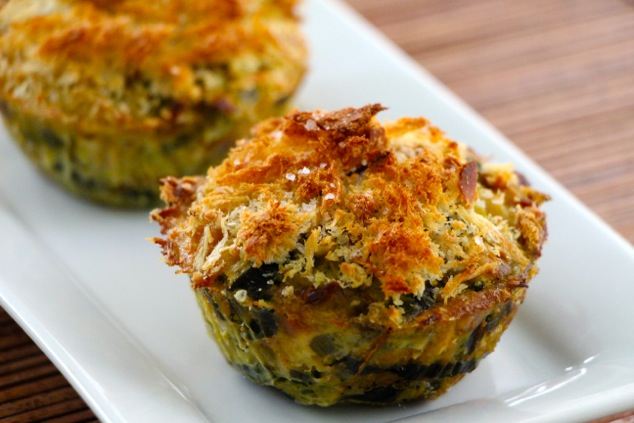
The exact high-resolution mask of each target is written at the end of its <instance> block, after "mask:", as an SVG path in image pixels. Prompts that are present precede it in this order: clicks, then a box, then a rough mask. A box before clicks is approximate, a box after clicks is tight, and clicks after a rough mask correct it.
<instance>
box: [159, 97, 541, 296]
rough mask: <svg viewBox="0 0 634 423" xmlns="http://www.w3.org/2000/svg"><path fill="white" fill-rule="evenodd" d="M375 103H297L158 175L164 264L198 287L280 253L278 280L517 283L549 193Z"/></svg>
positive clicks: (450, 285) (395, 286) (388, 289)
mask: <svg viewBox="0 0 634 423" xmlns="http://www.w3.org/2000/svg"><path fill="white" fill-rule="evenodd" d="M381 110H383V107H382V106H380V105H369V106H366V107H362V108H359V109H353V108H350V109H344V110H340V111H336V112H332V113H325V112H321V111H316V112H312V113H310V112H294V113H291V114H289V115H287V116H285V117H283V118H278V119H272V120H269V121H266V122H264V123H262V124H261V125H259V126H258V127H256V128H255V129H254V131H253V137H252V138H251V139H248V140H244V141H241V142H239V143H238V146H237V147H236V148H235V149H234V150H233V151H232V152H231V153H230V155H229V157H228V158H227V159H226V160H225V161H224V162H223V163H222V164H221V165H219V166H218V167H216V168H211V169H209V172H208V175H207V177H206V178H202V177H199V178H195V177H193V178H184V179H180V180H178V179H172V178H168V179H166V180H165V181H164V184H163V187H162V195H163V198H164V200H165V201H166V203H167V207H166V208H165V209H163V210H156V211H154V212H153V218H154V219H155V220H156V221H158V222H159V223H160V224H161V226H162V233H163V234H164V235H165V238H164V239H157V240H156V242H157V243H159V244H160V245H161V246H162V248H163V252H164V255H165V257H166V259H167V262H168V263H169V264H171V265H177V266H180V267H181V269H182V271H183V272H185V273H188V274H190V276H191V277H192V280H193V282H194V284H196V285H208V284H211V283H213V282H214V281H215V280H216V279H217V278H218V277H219V276H220V275H224V276H223V277H226V278H227V280H228V281H229V283H231V281H233V280H235V278H236V277H237V276H239V275H240V274H241V273H242V272H243V271H244V270H246V269H247V268H249V267H251V266H260V265H262V264H263V263H279V264H280V265H281V267H280V269H281V271H282V274H283V275H284V278H285V282H286V283H288V284H293V283H296V282H297V281H298V280H300V279H301V280H302V281H304V283H306V282H308V283H312V284H313V285H321V284H326V283H329V282H332V281H336V282H338V283H339V284H340V285H341V286H342V287H347V288H355V287H360V286H369V285H370V284H380V286H381V289H382V290H383V292H384V294H385V295H386V296H387V297H392V298H394V299H396V301H395V304H397V301H398V297H399V295H401V294H409V293H411V294H414V295H422V293H423V291H424V289H425V286H426V285H431V286H433V287H437V289H439V290H440V291H441V294H442V296H443V297H444V298H445V299H448V298H450V297H452V296H455V295H457V294H458V293H459V292H460V291H461V290H463V289H464V288H465V287H467V286H469V285H473V284H476V283H485V284H486V283H497V282H499V281H500V280H504V281H506V282H508V283H510V284H513V283H516V284H521V283H524V282H525V281H526V280H527V279H528V278H529V277H530V276H532V275H533V274H534V273H535V272H536V271H537V270H536V268H535V266H534V265H533V264H534V261H535V260H536V259H537V258H538V257H539V255H540V253H541V246H542V244H543V242H544V240H545V237H546V224H545V216H544V214H543V213H542V212H541V211H540V210H539V209H538V206H539V205H540V204H541V203H542V202H543V201H544V200H546V199H547V197H546V196H545V195H543V194H541V193H539V192H537V191H535V190H533V189H531V188H530V187H528V186H527V185H525V184H524V183H522V179H523V178H520V177H519V176H518V175H517V174H516V173H515V171H514V170H513V168H512V167H511V166H510V165H493V164H488V163H485V162H483V161H482V160H480V159H479V158H478V157H476V156H475V155H474V154H473V153H472V152H470V151H469V150H468V149H467V148H466V147H465V146H464V145H461V144H458V143H456V142H453V141H451V140H449V139H447V138H446V137H445V136H444V134H443V133H442V132H441V131H439V130H438V129H437V128H435V127H433V126H431V125H430V124H429V122H428V121H426V120H425V119H423V118H404V119H400V120H398V121H396V122H393V123H388V124H385V125H381V124H380V123H379V122H378V121H377V120H376V118H375V117H374V116H375V114H376V113H378V112H379V111H381Z"/></svg>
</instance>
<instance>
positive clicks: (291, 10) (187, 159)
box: [0, 0, 307, 206]
mask: <svg viewBox="0 0 634 423" xmlns="http://www.w3.org/2000/svg"><path fill="white" fill-rule="evenodd" d="M295 8H296V2H295V1H293V0H268V1H267V0H242V1H227V0H188V1H183V0H180V1H179V0H168V1H161V2H152V1H146V0H84V1H73V0H47V1H40V0H11V1H9V2H8V3H7V4H6V6H4V7H3V8H2V9H1V10H0V111H1V112H2V116H3V118H4V120H5V123H6V125H7V127H8V129H9V131H10V133H11V134H12V136H13V137H14V138H15V140H16V141H17V142H18V144H19V145H20V146H21V148H22V150H23V151H24V152H25V153H26V154H27V155H28V156H29V158H30V159H31V160H33V161H34V162H35V163H36V164H37V165H38V166H39V168H41V169H42V170H43V171H44V172H45V173H46V174H48V175H49V176H51V177H52V178H53V179H55V180H56V181H58V182H59V183H61V184H62V185H64V186H65V187H66V188H68V189H70V190H71V191H73V192H75V193H78V194H80V195H82V196H86V197H88V198H90V199H92V200H96V201H99V202H103V203H107V204H111V205H118V206H147V205H150V204H152V203H154V201H155V200H156V199H157V198H158V191H157V189H156V187H157V182H158V179H159V178H160V177H163V176H166V175H185V174H198V173H203V172H204V171H205V170H206V169H207V167H208V166H209V165H210V163H215V162H219V161H220V160H221V159H222V158H223V157H224V155H225V153H226V150H227V149H228V148H229V147H230V146H231V145H232V144H233V141H234V140H235V139H237V138H240V137H243V136H245V135H246V133H247V131H248V129H249V128H250V127H251V126H252V125H253V124H254V123H255V122H258V121H260V120H262V119H263V118H266V117H270V116H274V115H279V114H282V113H284V112H286V109H287V106H288V104H289V99H290V98H291V96H292V95H293V93H294V91H295V90H296V88H297V87H298V85H299V83H300V82H301V79H302V77H303V75H304V72H305V66H306V58H307V51H306V48H305V43H304V38H303V35H302V32H301V28H300V26H299V22H298V18H297V16H296V14H295Z"/></svg>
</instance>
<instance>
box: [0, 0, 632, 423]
mask: <svg viewBox="0 0 634 423" xmlns="http://www.w3.org/2000/svg"><path fill="white" fill-rule="evenodd" d="M347 1H348V3H349V4H350V5H351V6H353V7H354V8H355V9H357V10H358V11H359V12H360V13H361V14H363V15H364V16H365V17H366V18H367V19H368V20H369V21H371V22H372V23H373V24H374V25H376V26H377V27H378V28H379V29H380V30H381V31H382V32H383V33H385V34H386V35H387V36H388V37H389V38H391V39H392V40H393V41H394V42H395V43H396V44H398V45H399V46H400V47H401V48H402V49H404V50H405V51H406V52H407V53H408V54H409V55H411V56H412V57H413V58H414V59H415V60H416V61H418V62H419V63H420V64H421V65H423V66H424V67H425V68H427V69H428V70H429V71H430V72H432V73H433V74H434V75H435V76H436V77H438V78H439V79H440V80H441V81H442V82H443V83H445V84H446V85H447V86H448V87H449V88H450V89H452V90H453V91H454V92H455V93H456V94H458V96H460V97H462V98H463V99H464V100H465V101H466V102H467V103H469V104H470V105H471V106H472V107H473V108H474V109H475V110H476V111H478V112H479V113H480V114H482V115H483V116H484V117H485V118H486V119H487V120H489V121H490V122H491V123H492V124H493V125H494V126H496V127H497V128H498V129H500V130H501V132H502V133H504V134H505V135H507V136H508V137H509V138H510V139H511V140H512V141H513V142H514V143H516V144H517V145H518V146H519V147H520V148H521V149H523V150H524V151H525V152H526V153H527V154H528V155H529V156H530V157H532V158H533V159H534V160H536V161H537V162H538V163H539V164H540V165H541V166H542V167H543V168H545V169H546V170H547V171H548V172H549V173H550V174H552V175H553V176H554V177H555V178H556V179H558V180H559V181H560V182H561V183H562V184H563V185H564V186H566V187H567V188H568V189H569V190H570V191H571V192H572V193H573V194H575V195H576V196H577V197H579V198H580V199H581V200H582V201H583V202H584V203H586V204H587V205H588V206H589V207H590V208H591V209H592V210H593V211H594V212H596V213H597V214H598V215H599V216H601V217H602V218H603V219H604V220H605V221H606V222H608V223H609V224H610V225H611V226H612V227H613V228H614V229H615V230H616V231H618V232H619V233H620V234H621V235H623V236H624V237H625V238H626V239H627V240H629V241H630V242H634V212H632V209H633V208H634V2H632V1H625V0H531V1H509V0H479V1H472V0H389V1H385V0H347ZM352 57H353V56H352ZM44 419H53V420H57V421H61V422H80V421H94V420H96V419H95V417H94V415H93V414H92V412H91V411H90V410H89V409H88V408H87V407H86V405H85V403H84V402H83V401H82V400H81V399H80V398H79V396H78V395H77V394H76V393H75V391H74V390H73V389H72V388H71V387H70V385H69V384H68V382H67V381H66V380H65V379H64V378H63V377H62V376H61V375H60V374H59V372H58V371H57V369H56V368H55V367H54V366H53V365H52V364H51V363H50V362H49V361H48V359H46V357H45V356H44V355H43V354H42V353H41V352H40V351H39V349H38V348H37V347H36V346H35V345H34V344H33V343H32V342H31V341H30V339H29V338H28V337H27V335H26V334H25V333H24V332H23V331H22V330H21V329H20V328H19V327H18V326H17V325H16V324H15V323H14V322H13V320H11V318H10V317H9V316H8V315H7V314H6V313H5V312H4V311H2V310H0V420H1V421H3V422H4V421H6V422H10V421H15V422H26V421H37V420H44ZM601 422H602V423H607V422H621V423H625V422H634V417H632V415H631V414H630V413H625V414H621V415H618V416H613V417H607V418H606V419H602V420H601Z"/></svg>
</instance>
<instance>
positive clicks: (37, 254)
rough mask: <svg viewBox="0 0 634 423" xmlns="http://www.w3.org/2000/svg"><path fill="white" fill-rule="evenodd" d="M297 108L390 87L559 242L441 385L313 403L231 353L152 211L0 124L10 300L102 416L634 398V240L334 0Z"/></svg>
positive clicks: (313, 20)
mask: <svg viewBox="0 0 634 423" xmlns="http://www.w3.org/2000/svg"><path fill="white" fill-rule="evenodd" d="M303 15H304V17H305V27H306V31H307V34H308V37H309V42H310V47H311V64H310V69H311V70H310V73H309V75H308V78H307V80H306V81H305V84H304V85H303V88H302V90H301V92H300V95H299V97H298V99H297V104H298V107H299V108H302V109H315V108H321V109H336V108H340V107H347V106H361V105H364V104H367V103H373V102H380V103H383V104H384V105H385V106H388V107H389V110H388V111H386V112H384V113H382V115H381V118H382V119H384V120H385V119H394V118H397V117H400V116H425V117H427V118H429V119H430V120H431V121H432V122H433V123H434V124H436V125H437V126H439V127H440V128H442V129H443V130H445V131H446V132H447V133H448V135H449V136H450V137H451V138H453V139H455V140H457V141H460V142H464V143H467V144H468V145H470V146H472V147H473V148H474V149H475V150H476V151H478V152H479V153H480V154H482V155H485V156H491V157H492V158H493V160H494V161H503V162H506V161H512V162H514V163H515V164H516V166H517V167H518V168H519V170H520V171H521V172H523V173H524V174H525V175H526V176H527V177H528V178H529V180H531V182H532V183H533V185H534V186H536V187H537V188H538V189H540V190H542V191H545V192H547V193H549V194H551V195H552V197H553V200H552V201H551V202H549V203H548V205H547V206H546V209H547V213H548V217H549V219H548V224H549V230H550V239H549V241H548V244H547V246H546V248H545V250H544V253H543V259H542V260H541V262H540V267H541V269H542V271H541V273H540V274H539V276H538V277H537V278H536V279H535V280H533V281H532V283H531V287H530V289H529V292H528V296H527V299H526V302H525V304H524V305H523V307H522V308H521V309H520V312H519V314H518V316H517V317H516V320H515V321H514V322H513V324H512V325H511V327H510V328H509V329H508V331H507V332H506V333H505V334H504V336H503V337H502V341H501V343H500V344H499V345H498V347H497V349H496V351H495V352H494V353H493V354H491V355H490V356H489V357H487V358H486V359H485V360H484V361H483V362H482V364H481V365H480V366H479V367H478V369H477V370H475V371H474V372H472V373H471V374H469V375H467V376H466V377H465V378H464V379H463V381H461V382H460V383H459V384H458V385H457V386H455V387H454V388H453V389H451V390H450V391H449V392H448V393H447V394H445V395H443V396H441V397H440V398H438V399H437V400H433V401H426V402H425V401H424V402H416V403H411V404H407V405H405V406H398V407H397V406H395V407H384V408H373V407H355V406H341V407H332V408H327V409H324V408H319V407H306V406H301V405H297V404H295V403H294V402H292V401H291V400H290V399H288V398H286V397H284V396H283V395H281V394H279V393H278V392H277V391H274V390H273V389H270V388H263V387H260V386H256V385H254V384H252V383H250V382H248V381H247V380H245V379H244V378H243V377H242V376H241V375H240V374H239V373H238V372H236V371H234V370H233V369H232V368H230V367H229V366H228V365H227V364H226V363H225V361H224V359H223V358H222V357H221V355H220V353H219V352H218V350H217V348H216V346H215V344H214V342H213V341H212V340H211V339H210V338H209V337H208V336H207V333H206V329H205V327H204V324H203V320H202V318H201V316H200V313H199V311H198V308H197V306H196V304H195V301H194V297H193V295H192V293H191V292H190V288H189V285H188V281H187V280H186V278H185V277H184V276H182V275H180V276H178V275H175V274H174V269H172V268H168V267H167V266H166V265H165V264H164V263H163V262H161V259H160V252H159V248H158V247H157V246H155V245H153V244H151V243H150V242H148V241H147V240H146V239H147V238H149V237H153V236H156V235H157V234H158V228H157V226H156V225H154V224H152V223H150V221H149V219H148V214H147V212H136V211H120V210H113V209H109V208H103V207H100V206H97V205H93V204H89V203H87V202H84V201H82V200H80V199H77V198H75V197H72V196H70V195H68V194H66V192H64V191H63V190H61V189H60V188H58V187H57V186H56V185H54V184H52V183H50V182H49V181H48V180H47V179H46V178H44V177H43V176H41V175H40V174H39V173H38V172H37V171H36V170H35V169H34V167H33V166H32V165H31V164H30V163H28V162H27V160H26V159H25V158H24V157H23V155H22V154H21V153H20V152H19V151H18V149H17V148H16V147H15V146H14V144H13V143H12V141H11V140H10V139H9V136H8V135H7V134H6V132H4V131H1V132H0V163H1V166H0V300H1V303H2V306H3V307H4V308H5V309H6V310H7V311H8V312H9V313H10V314H11V315H12V316H13V317H14V318H15V319H16V320H17V321H18V322H19V323H20V325H22V327H23V328H24V329H25V330H26V331H27V332H28V333H29V335H30V336H31V337H32V338H33V339H34V340H35V342H36V343H37V344H38V345H39V346H40V347H41V348H42V349H43V350H44V351H45V352H46V354H47V355H48V356H49V357H50V358H51V359H52V361H53V362H54V363H55V364H56V365H57V366H58V367H59V368H60V370H61V371H62V373H63V374H64V375H65V376H66V377H67V378H68V379H69V380H70V382H71V383H72V384H73V385H74V387H75V388H76V389H77V390H78V391H79V393H80V394H81V395H82V397H83V398H84V399H85V400H86V401H87V402H88V404H89V405H90V406H91V408H92V409H93V410H94V411H95V413H96V414H97V415H98V417H99V418H100V419H101V420H103V421H105V422H124V421H125V422H145V421H147V422H157V421H169V422H178V421H183V422H195V421H209V422H255V421H257V422H275V423H284V422H304V423H310V422H339V421H344V420H345V421H346V422H348V423H353V422H364V423H370V422H388V421H394V420H399V419H405V421H408V422H422V421H423V420H425V421H427V419H433V420H434V421H440V422H442V421H447V422H450V421H470V422H494V421H500V422H508V421H524V422H528V421H580V420H588V419H591V418H595V417H601V416H605V415H608V414H610V413H615V412H619V411H622V410H625V409H628V408H634V330H633V329H632V328H631V325H632V322H634V307H633V306H632V299H633V298H634V250H633V249H632V247H631V245H630V244H629V243H627V242H625V241H624V240H623V239H622V238H620V237H619V236H618V235H616V234H615V233H614V232H613V231H612V230H611V229H610V228H609V227H607V226H606V225H605V224H604V223H602V222H601V221H600V220H599V219H598V218H596V217H595V216H594V215H593V214H592V213H590V212H589V211H588V210H587V209H586V208H585V207H584V206H583V205H581V204H580V203H579V202H578V201H577V200H576V199H574V198H573V197H572V196H571V195H570V194H569V193H567V192H566V191H565V190H564V189H563V188H562V187H561V186H560V185H559V184H558V183H557V182H555V181H554V180H552V179H551V178H550V177H549V176H548V175H547V174H545V173H544V171H542V170H541V169H539V168H538V167H537V166H536V165H535V164H534V163H532V162H531V161H530V160H529V159H528V158H526V157H525V156H524V155H523V154H522V153H521V152H520V151H518V150H517V149H516V148H515V147H514V146H513V145H512V144H511V143H510V142H509V141H507V140H506V139H505V138H504V137H503V136H501V135H500V134H499V133H498V132H496V131H495V130H494V129H493V128H492V127H491V126H490V125H488V124H487V123H486V122H484V121H483V120H482V119H481V118H479V117H478V116H477V115H476V114H475V113H474V112H472V111H471V110H470V109H469V108H468V107H467V106H465V105H464V104H463V103H462V102H460V100H458V99H457V98H456V97H455V96H453V95H452V94H451V93H450V92H448V91H447V90H446V89H445V88H444V87H443V86H442V85H441V84H439V83H438V82H437V81H436V80H435V79H433V77H431V76H430V75H428V74H427V73H426V72H425V71H424V70H422V69H421V68H419V67H418V66H417V65H416V64H415V63H414V62H413V61H411V60H410V59H409V58H407V57H406V56H405V55H404V54H403V53H401V52H399V51H398V50H397V49H396V48H394V47H393V46H392V45H391V44H390V43H389V42H387V41H386V40H385V38H383V37H382V36H381V35H380V34H378V33H377V32H376V31H375V30H374V29H373V28H372V27H370V26H369V25H368V24H367V23H365V22H364V21H363V20H361V19H360V18H359V17H358V16H356V15H355V14H354V13H353V12H351V11H350V10H349V9H348V8H347V7H346V6H344V5H342V4H340V3H338V2H337V1H336V0H311V1H308V2H307V4H305V6H304V9H303Z"/></svg>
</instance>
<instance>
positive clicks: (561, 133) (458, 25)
mask: <svg viewBox="0 0 634 423" xmlns="http://www.w3.org/2000/svg"><path fill="white" fill-rule="evenodd" d="M346 2H347V3H348V4H349V5H350V6H352V7H353V8H354V9H356V10H357V11H358V12H360V13H361V14H362V15H363V16H364V17H365V18H366V19H367V20H369V21H370V22H371V23H372V24H374V25H375V26H376V27H377V28H378V29H379V30H380V31H381V32H383V33H384V34H385V35H386V36H387V37H388V38H390V39H391V40H392V41H393V42H394V43H396V44H397V45H398V46H399V47H400V48H402V49H403V50H404V51H405V52H406V53H408V54H409V55H410V56H411V57H413V58H414V59H415V60H416V61H417V62H418V63H420V64H421V65H422V66H423V67H425V68H426V69H427V70H429V71H430V72H431V73H432V74H434V75H435V76H436V77H437V78H438V79H440V80H441V81H442V82H443V83H444V84H445V85H447V86H448V87H449V88H450V89H451V90H452V91H454V92H455V93H456V94H457V95H458V96H459V97H461V98H462V99H463V100H464V101H466V102H467V103H468V104H469V105H470V106H471V107H473V108H474V109H475V110H476V111H477V112H478V113H480V114H481V115H482V116H484V118H485V119H487V120H488V121H489V122H491V123H492V124H493V126H495V127H497V128H498V129H499V130H500V131H501V132H502V133H503V134H505V135H506V136H507V137H508V138H510V139H511V141H513V142H514V143H515V144H516V145H518V146H519V147H520V148H521V149H522V150H523V151H524V152H526V153H527V154H528V155H529V156H530V157H531V158H533V159H534V160H535V161H537V162H538V163H539V164H540V165H541V166H542V167H543V168H544V169H546V170H547V171H548V172H549V173H550V174H551V175H552V176H554V177H555V178H556V179H557V180H558V181H559V182H561V183H562V184H563V185H564V186H565V187H566V188H568V189H569V190H570V191H571V192H572V193H573V194H574V195H576V196H577V197H578V198H579V199H581V201H583V202H584V203H585V204H586V205H588V206H589V207H590V208H591V209H592V210H593V211H594V212H595V213H597V214H598V215H599V216H601V217H602V218H603V219H604V220H605V221H607V222H608V223H609V224H610V225H611V226H612V227H613V228H614V229H616V231H617V232H619V233H620V234H621V235H622V236H624V237H625V238H626V239H627V240H628V241H629V242H630V243H632V242H634V2H633V1H627V0H531V1H508V0H478V1H470V0H390V1H384V0H346Z"/></svg>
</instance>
